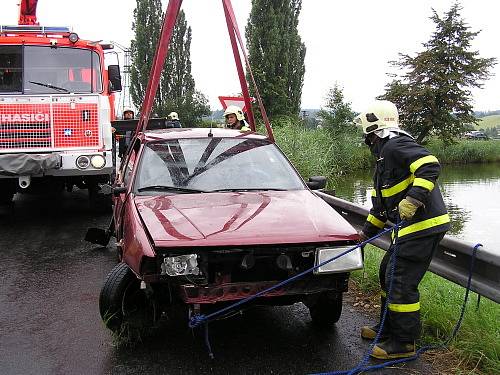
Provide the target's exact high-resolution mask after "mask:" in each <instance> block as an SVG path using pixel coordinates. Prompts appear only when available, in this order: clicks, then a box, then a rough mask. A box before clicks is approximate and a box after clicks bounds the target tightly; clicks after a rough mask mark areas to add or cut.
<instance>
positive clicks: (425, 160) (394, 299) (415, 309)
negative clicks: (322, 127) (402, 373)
mask: <svg viewBox="0 0 500 375" xmlns="http://www.w3.org/2000/svg"><path fill="white" fill-rule="evenodd" d="M355 122H356V123H357V124H359V125H361V127H362V128H363V133H364V136H365V143H366V144H367V145H368V146H369V147H370V150H371V152H372V154H373V155H374V156H375V157H376V169H375V173H374V177H373V184H374V190H373V192H372V205H373V207H372V209H371V210H370V214H369V215H368V217H367V219H366V222H365V224H364V226H363V229H362V231H361V232H360V237H361V239H362V240H365V239H367V238H369V237H372V236H374V235H375V234H377V233H378V232H380V230H381V229H383V228H384V225H385V223H386V221H387V220H389V221H391V222H393V223H396V222H399V221H401V220H403V221H404V223H403V225H402V227H401V228H400V229H399V233H398V240H397V246H398V249H397V257H396V266H395V271H394V276H393V277H394V278H393V281H392V294H391V298H390V301H389V302H390V303H389V306H388V311H387V316H386V320H385V324H384V328H383V331H382V332H381V336H380V337H381V341H380V343H378V344H377V345H376V346H375V347H374V348H373V351H372V353H371V356H372V357H375V358H379V359H391V358H404V357H409V356H412V355H414V354H415V340H417V339H418V338H419V337H420V330H421V323H420V301H419V292H418V284H419V283H420V281H421V280H422V277H423V276H424V274H425V272H426V271H427V269H428V267H429V264H430V262H431V259H432V255H433V253H434V251H435V249H436V247H437V246H438V244H439V242H440V241H441V239H442V238H443V236H444V234H445V232H446V231H447V230H448V229H449V227H450V218H449V216H448V213H447V211H446V207H445V204H444V202H443V197H442V196H441V192H440V191H439V187H438V185H437V182H436V180H437V178H438V176H439V173H440V165H439V162H438V160H437V159H436V157H435V156H433V155H431V154H430V153H429V151H427V150H426V149H425V148H423V147H422V146H420V145H419V144H418V143H416V142H415V140H414V139H413V137H412V136H411V135H410V134H408V133H406V132H405V131H403V130H401V129H400V128H399V115H398V110H397V108H396V106H395V105H394V104H393V103H391V102H389V101H386V100H378V101H376V102H375V103H374V104H373V105H372V106H371V107H370V108H369V109H368V110H367V111H366V112H363V113H361V114H360V115H359V116H358V117H357V118H356V120H355ZM393 246H394V243H393V245H392V246H391V248H390V249H389V251H388V252H387V253H386V254H385V256H384V258H383V259H382V262H381V264H380V270H379V278H380V285H381V289H382V296H381V300H382V301H381V309H382V311H383V308H384V305H385V300H386V296H387V291H388V290H387V289H388V286H389V274H390V270H391V265H390V263H391V262H389V258H390V255H391V253H392V251H393ZM381 316H382V313H381ZM379 324H380V323H379ZM379 324H377V325H375V326H374V327H368V326H365V327H362V329H361V337H363V338H365V339H374V338H375V336H376V334H377V332H378V330H379Z"/></svg>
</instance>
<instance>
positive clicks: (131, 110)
mask: <svg viewBox="0 0 500 375" xmlns="http://www.w3.org/2000/svg"><path fill="white" fill-rule="evenodd" d="M127 112H132V114H134V110H133V109H132V108H130V107H126V108H124V109H123V114H125V113H127Z"/></svg>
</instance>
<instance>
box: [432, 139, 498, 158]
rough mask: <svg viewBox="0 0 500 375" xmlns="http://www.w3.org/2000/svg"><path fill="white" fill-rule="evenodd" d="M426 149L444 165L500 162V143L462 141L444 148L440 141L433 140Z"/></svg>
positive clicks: (493, 141) (491, 141) (492, 141)
mask: <svg viewBox="0 0 500 375" xmlns="http://www.w3.org/2000/svg"><path fill="white" fill-rule="evenodd" d="M425 147H426V148H427V149H428V150H429V151H430V152H431V153H432V154H433V155H434V156H436V157H437V158H438V159H439V161H440V162H441V163H442V164H468V163H489V162H498V161H500V141H497V140H489V141H479V140H461V141H459V142H457V143H455V144H452V145H448V146H446V147H445V146H444V145H443V143H442V142H441V141H439V140H432V141H430V142H429V143H428V144H426V145H425Z"/></svg>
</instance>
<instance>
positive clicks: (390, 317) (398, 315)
mask: <svg viewBox="0 0 500 375" xmlns="http://www.w3.org/2000/svg"><path fill="white" fill-rule="evenodd" d="M443 237H444V233H437V234H435V235H431V236H427V237H421V238H415V239H410V240H407V241H403V242H401V243H399V244H397V247H398V248H397V254H396V266H395V269H394V276H393V281H392V292H391V296H390V301H389V308H388V310H387V315H386V320H385V324H384V329H383V332H384V333H388V334H390V335H391V336H392V337H394V338H395V339H397V340H399V341H413V340H416V339H418V338H419V337H420V331H421V323H420V294H419V292H418V284H419V283H420V281H421V280H422V278H423V277H424V275H425V272H426V271H427V269H428V268H429V264H430V263H431V259H432V255H433V253H434V250H435V249H436V248H437V246H438V244H439V241H441V240H442V238H443ZM393 251H394V244H393V245H391V248H390V249H389V251H388V252H387V253H386V254H385V256H384V258H383V259H382V262H381V263H380V269H379V279H380V286H381V287H382V292H383V293H384V292H385V293H387V292H388V288H389V281H390V280H389V277H390V274H391V263H392V262H389V259H390V257H391V254H392V252H393ZM382 302H383V303H382V305H381V308H382V309H383V308H384V302H385V298H383V297H382Z"/></svg>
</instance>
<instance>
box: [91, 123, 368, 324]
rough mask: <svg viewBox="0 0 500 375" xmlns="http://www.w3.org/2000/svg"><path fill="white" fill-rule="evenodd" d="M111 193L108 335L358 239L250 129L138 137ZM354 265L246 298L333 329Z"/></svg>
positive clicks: (229, 293)
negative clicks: (303, 310) (300, 311)
mask: <svg viewBox="0 0 500 375" xmlns="http://www.w3.org/2000/svg"><path fill="white" fill-rule="evenodd" d="M309 185H311V186H313V185H314V183H311V184H309ZM114 194H115V206H114V216H113V219H114V234H115V236H116V239H117V249H118V257H119V259H120V264H118V265H117V266H116V267H115V269H114V270H113V271H112V272H111V273H110V274H109V275H108V278H107V280H106V282H105V285H104V287H103V290H102V291H101V299H100V311H101V315H102V317H103V320H104V321H105V322H106V324H107V326H108V327H109V328H111V329H113V330H116V329H120V328H121V326H122V325H123V324H124V323H126V322H127V320H130V319H129V318H130V316H131V315H137V314H139V315H140V317H141V319H142V320H143V321H144V323H146V324H149V325H151V324H152V325H154V324H155V323H156V322H157V320H158V319H159V318H160V317H162V316H163V317H164V316H167V315H168V312H169V309H170V308H172V307H173V306H175V305H183V306H187V307H189V308H190V309H191V310H192V311H200V310H203V309H204V308H207V307H208V306H212V307H213V306H216V304H218V303H227V302H230V301H236V300H240V299H242V298H245V297H248V296H250V295H253V294H255V293H257V292H259V291H262V290H264V289H266V288H268V287H269V286H271V285H274V284H276V283H278V282H280V281H282V280H285V279H287V278H289V277H291V276H293V275H296V274H298V273H300V272H302V271H304V270H306V269H308V268H311V267H313V266H314V265H317V264H319V263H320V262H322V261H325V260H326V259H328V258H331V257H333V256H335V255H337V254H339V253H340V252H342V251H345V249H347V248H348V247H352V246H353V245H355V244H356V242H357V241H358V235H357V233H356V231H355V229H354V228H353V227H352V226H351V225H350V224H349V223H347V221H346V220H345V219H344V218H343V217H342V216H341V215H340V214H338V213H337V212H336V211H334V210H333V209H332V208H331V207H330V206H329V205H328V204H327V203H326V202H324V201H323V200H322V199H321V198H319V197H317V196H316V195H315V194H314V193H313V192H312V191H311V189H310V188H309V186H308V184H307V183H305V182H304V181H303V180H302V178H301V177H300V176H299V174H298V173H297V172H296V170H295V169H294V167H293V166H292V165H291V163H290V162H289V161H288V159H287V158H286V157H285V156H284V155H283V153H282V152H281V151H280V150H279V148H278V147H277V146H276V144H274V143H272V142H270V141H269V140H268V139H267V138H266V137H264V136H260V135H256V134H254V133H241V132H239V131H236V130H229V129H168V130H154V131H146V132H145V133H142V134H139V135H138V137H137V138H136V139H135V141H134V143H133V144H132V145H131V148H130V149H129V153H128V156H127V159H126V160H125V161H124V163H123V164H122V167H121V171H120V173H119V176H118V180H117V185H116V187H115V191H114ZM360 267H362V259H361V252H360V250H359V249H358V250H356V251H354V252H352V253H350V254H349V256H346V257H342V258H340V259H338V260H336V261H334V262H331V263H329V264H328V265H326V266H324V267H322V268H320V269H319V270H316V271H315V272H314V273H310V274H308V275H306V276H305V277H304V278H302V279H300V280H298V281H295V282H294V283H291V284H288V285H286V286H283V287H281V288H279V289H277V290H275V291H273V292H270V293H268V294H265V295H264V296H262V297H260V298H258V299H257V300H256V302H255V303H257V304H271V305H283V304H292V303H296V302H303V303H305V304H306V305H307V306H308V307H309V310H310V312H311V318H312V320H313V322H315V323H318V324H322V325H324V324H333V323H335V322H336V321H337V320H338V318H339V317H340V313H341V309H342V293H344V292H345V291H346V290H347V281H348V277H349V272H350V271H351V270H353V269H358V268H360ZM136 318H137V317H134V321H135V320H137V319H136Z"/></svg>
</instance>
